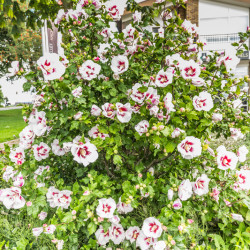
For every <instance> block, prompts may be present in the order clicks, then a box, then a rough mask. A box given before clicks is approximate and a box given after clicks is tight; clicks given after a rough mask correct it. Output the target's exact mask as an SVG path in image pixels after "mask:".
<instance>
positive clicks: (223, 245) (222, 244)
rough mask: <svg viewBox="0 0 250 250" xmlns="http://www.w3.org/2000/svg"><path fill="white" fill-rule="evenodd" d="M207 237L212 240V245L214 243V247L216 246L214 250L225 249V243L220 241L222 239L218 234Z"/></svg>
mask: <svg viewBox="0 0 250 250" xmlns="http://www.w3.org/2000/svg"><path fill="white" fill-rule="evenodd" d="M208 236H209V237H211V238H212V239H213V240H214V243H215V246H216V249H219V250H220V249H221V246H222V247H223V248H222V249H225V247H226V246H225V242H224V240H223V239H222V237H221V236H220V235H218V234H209V235H208Z"/></svg>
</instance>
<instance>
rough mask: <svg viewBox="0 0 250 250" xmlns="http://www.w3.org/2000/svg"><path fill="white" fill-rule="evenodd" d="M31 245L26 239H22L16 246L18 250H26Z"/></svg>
mask: <svg viewBox="0 0 250 250" xmlns="http://www.w3.org/2000/svg"><path fill="white" fill-rule="evenodd" d="M28 244H29V241H28V240H26V239H25V238H22V239H21V240H19V241H18V242H17V243H16V245H17V250H24V249H26V246H27V245H28Z"/></svg>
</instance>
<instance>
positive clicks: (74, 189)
mask: <svg viewBox="0 0 250 250" xmlns="http://www.w3.org/2000/svg"><path fill="white" fill-rule="evenodd" d="M78 191H79V184H78V182H75V183H74V185H73V192H74V194H76V193H77V192H78Z"/></svg>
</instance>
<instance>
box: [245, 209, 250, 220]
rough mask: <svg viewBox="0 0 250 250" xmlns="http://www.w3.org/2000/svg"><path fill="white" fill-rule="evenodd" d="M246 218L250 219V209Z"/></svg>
mask: <svg viewBox="0 0 250 250" xmlns="http://www.w3.org/2000/svg"><path fill="white" fill-rule="evenodd" d="M246 220H247V221H250V209H249V210H248V211H247V214H246Z"/></svg>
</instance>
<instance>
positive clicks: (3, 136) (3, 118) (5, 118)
mask: <svg viewBox="0 0 250 250" xmlns="http://www.w3.org/2000/svg"><path fill="white" fill-rule="evenodd" d="M25 126H26V123H25V122H24V121H23V116H22V110H21V109H13V110H4V111H0V142H6V141H10V140H14V139H15V138H18V137H19V133H20V132H21V131H22V130H23V128H24V127H25Z"/></svg>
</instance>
